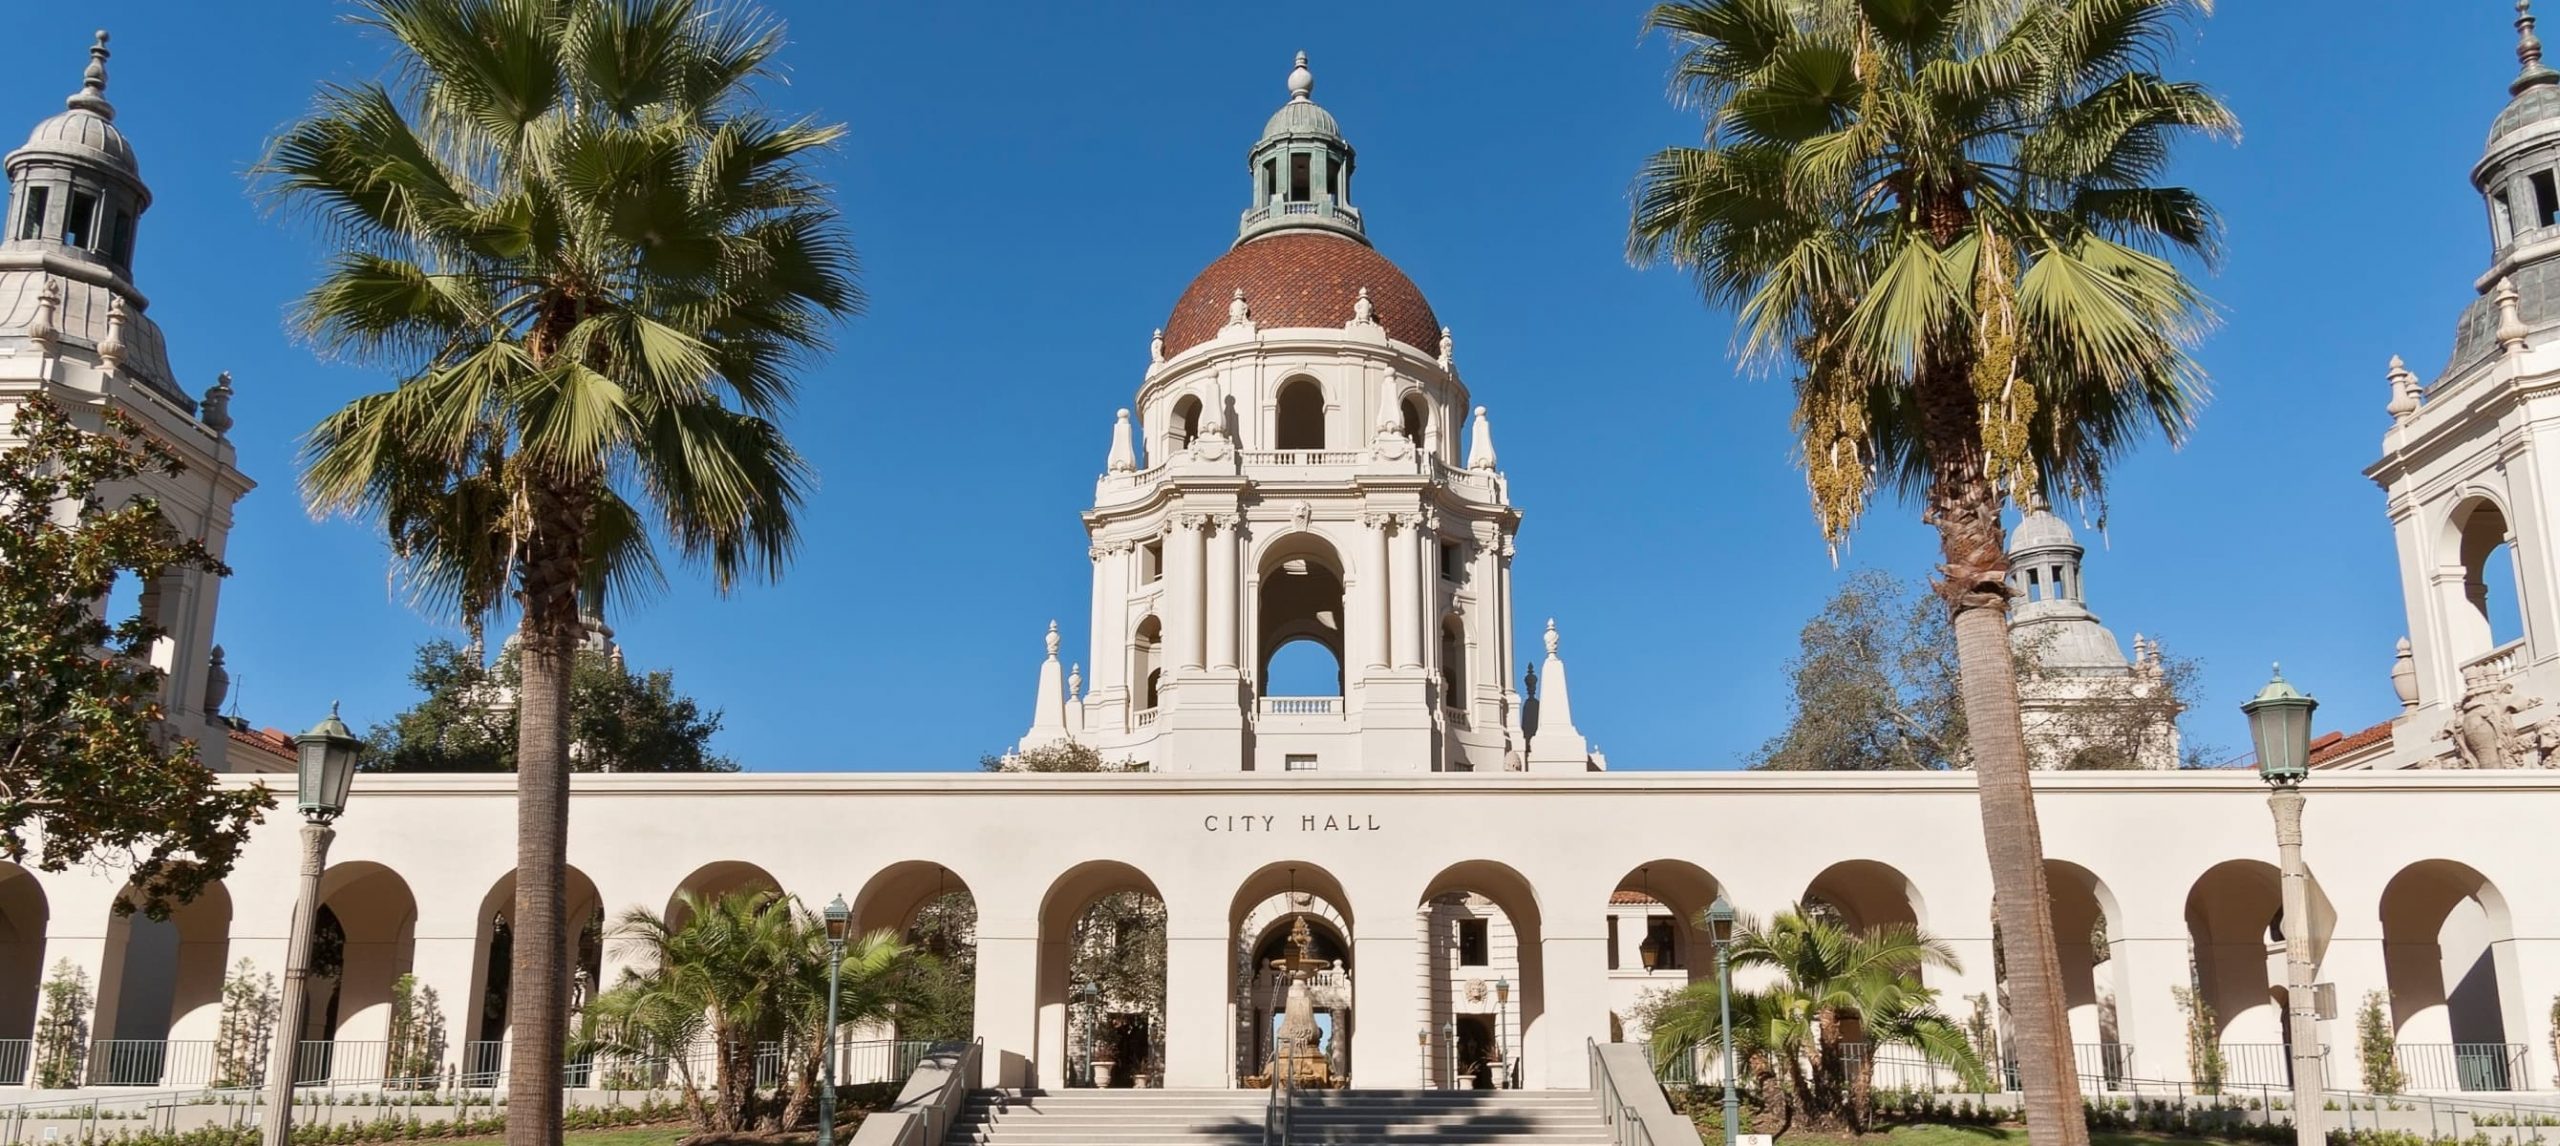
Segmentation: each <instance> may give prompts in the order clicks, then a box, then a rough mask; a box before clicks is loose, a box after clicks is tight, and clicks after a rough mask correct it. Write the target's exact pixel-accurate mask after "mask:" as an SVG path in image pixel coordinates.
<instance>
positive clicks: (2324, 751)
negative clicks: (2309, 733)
mask: <svg viewBox="0 0 2560 1146" xmlns="http://www.w3.org/2000/svg"><path fill="white" fill-rule="evenodd" d="M2391 723H2392V722H2390V721H2388V720H2386V721H2383V722H2382V723H2380V724H2377V725H2374V726H2373V727H2371V728H2367V729H2365V730H2363V731H2361V732H2354V733H2340V732H2327V733H2322V734H2321V735H2319V736H2317V737H2314V738H2313V739H2312V741H2311V766H2312V767H2314V768H2317V767H2319V766H2320V765H2322V764H2325V763H2328V762H2329V761H2331V760H2335V759H2337V758H2339V757H2341V756H2346V755H2349V754H2351V753H2354V752H2356V751H2359V750H2361V749H2365V748H2371V747H2373V746H2374V745H2376V744H2380V743H2382V742H2383V741H2385V740H2389V739H2391Z"/></svg>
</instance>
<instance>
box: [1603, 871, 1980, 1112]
mask: <svg viewBox="0 0 2560 1146" xmlns="http://www.w3.org/2000/svg"><path fill="white" fill-rule="evenodd" d="M1700 926H1701V927H1704V926H1705V924H1704V921H1703V919H1702V920H1701V922H1700ZM1729 950H1730V952H1731V957H1732V960H1733V965H1734V967H1735V968H1736V969H1748V968H1753V967H1765V968H1768V969H1770V970H1771V971H1772V972H1774V973H1775V976H1776V977H1775V980H1774V981H1773V982H1772V983H1771V984H1770V985H1769V986H1767V987H1765V988H1762V989H1759V990H1737V991H1735V992H1734V995H1733V1014H1734V1059H1735V1073H1736V1074H1737V1075H1739V1076H1741V1077H1743V1078H1747V1079H1748V1080H1750V1084H1751V1086H1752V1088H1753V1089H1754V1090H1756V1091H1758V1092H1759V1094H1760V1096H1761V1107H1762V1109H1763V1110H1767V1111H1775V1112H1776V1117H1777V1118H1779V1120H1780V1121H1781V1122H1782V1123H1785V1124H1791V1123H1792V1122H1793V1120H1794V1115H1795V1113H1796V1112H1797V1111H1803V1112H1804V1113H1805V1114H1806V1115H1807V1116H1808V1117H1809V1118H1813V1119H1817V1120H1840V1121H1845V1122H1847V1123H1848V1124H1849V1125H1850V1126H1852V1127H1854V1128H1864V1127H1865V1126H1866V1125H1867V1122H1868V1113H1869V1102H1868V1097H1869V1094H1870V1092H1871V1090H1872V1080H1873V1077H1874V1069H1875V1056H1876V1053H1877V1052H1878V1051H1881V1050H1883V1049H1884V1048H1886V1047H1893V1046H1901V1047H1909V1048H1911V1049H1912V1050H1914V1051H1917V1052H1918V1053H1919V1055H1920V1056H1921V1057H1922V1058H1923V1059H1925V1060H1927V1061H1928V1062H1930V1063H1934V1064H1937V1065H1940V1066H1945V1067H1948V1068H1951V1069H1953V1070H1954V1071H1955V1072H1956V1073H1957V1075H1958V1076H1960V1077H1961V1078H1962V1079H1963V1080H1964V1082H1965V1084H1966V1085H1967V1086H1971V1087H1975V1088H1977V1089H1981V1088H1987V1087H1988V1086H1989V1077H1988V1074H1987V1072H1986V1071H1985V1070H1984V1069H1983V1064H1982V1060H1981V1058H1980V1057H1979V1056H1977V1055H1976V1054H1975V1053H1974V1049H1973V1044H1972V1042H1971V1040H1969V1039H1967V1038H1966V1037H1965V1033H1964V1028H1963V1027H1962V1026H1961V1025H1960V1024H1958V1023H1957V1022H1956V1021H1955V1020H1953V1019H1951V1018H1948V1017H1947V1016H1946V1015H1945V1014H1944V1013H1942V1012H1940V1011H1939V1010H1938V1007H1937V997H1938V993H1937V992H1936V991H1935V990H1933V989H1931V988H1928V987H1924V986H1922V985H1921V983H1920V972H1921V970H1922V969H1923V968H1928V967H1940V968H1944V969H1946V970H1949V971H1955V970H1960V969H1961V968H1960V967H1959V966H1958V965H1957V962H1956V958H1955V954H1954V952H1953V951H1951V950H1949V949H1948V947H1947V945H1946V944H1945V943H1943V942H1941V941H1939V940H1937V939H1934V938H1931V937H1930V936H1928V935H1926V934H1923V933H1922V932H1921V931H1920V930H1919V929H1918V928H1916V927H1910V926H1907V925H1900V924H1895V925H1888V926H1883V927H1871V928H1867V929H1865V930H1856V929H1852V928H1850V927H1848V926H1847V925H1845V924H1843V923H1842V922H1840V920H1839V917H1838V916H1837V915H1834V914H1831V913H1828V912H1824V911H1822V910H1819V909H1818V908H1817V907H1815V906H1812V905H1803V904H1799V905H1797V906H1795V907H1790V908H1788V909H1786V910H1784V911H1781V912H1779V913H1778V914H1777V916H1776V917H1775V918H1772V919H1771V920H1769V922H1768V923H1767V924H1765V925H1763V924H1762V923H1760V922H1759V921H1757V920H1754V919H1750V918H1744V919H1741V920H1739V921H1737V923H1736V924H1735V926H1734V932H1733V939H1732V940H1731V945H1730V948H1729ZM1720 1018H1721V1012H1720V1009H1719V994H1718V988H1717V986H1716V984H1715V983H1713V982H1707V983H1699V984H1696V985H1693V986H1690V987H1687V988H1684V989H1682V990H1680V991H1678V992H1676V993H1674V994H1673V995H1671V996H1670V997H1669V998H1668V999H1666V1000H1665V1001H1664V1002H1663V1004H1662V1006H1661V1007H1660V1008H1659V1009H1657V1010H1656V1012H1655V1014H1654V1019H1653V1027H1652V1031H1651V1033H1650V1035H1649V1038H1650V1041H1651V1043H1652V1047H1653V1053H1654V1059H1655V1061H1657V1062H1664V1061H1670V1060H1672V1059H1674V1058H1679V1057H1683V1056H1687V1055H1690V1054H1693V1053H1695V1051H1696V1050H1697V1048H1699V1047H1701V1046H1708V1047H1713V1046H1717V1045H1718V1041H1717V1040H1718V1039H1719V1038H1720V1029H1719V1022H1720Z"/></svg>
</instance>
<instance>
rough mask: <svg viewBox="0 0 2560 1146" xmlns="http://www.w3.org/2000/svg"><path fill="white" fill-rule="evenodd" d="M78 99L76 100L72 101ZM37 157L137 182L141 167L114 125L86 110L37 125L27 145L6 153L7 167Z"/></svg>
mask: <svg viewBox="0 0 2560 1146" xmlns="http://www.w3.org/2000/svg"><path fill="white" fill-rule="evenodd" d="M73 98H74V99H77V98H78V97H76V96H75V97H73ZM40 155H53V156H60V157H62V158H64V159H68V160H70V161H72V162H74V163H77V164H80V165H81V166H84V167H105V168H109V169H111V170H115V171H121V172H123V173H124V174H126V175H128V176H132V177H134V178H136V179H139V178H140V177H141V174H142V167H141V165H140V163H138V162H137V161H136V160H135V159H134V155H133V144H131V143H128V142H126V140H125V137H124V133H123V132H121V131H118V130H116V125H115V121H113V120H111V119H109V118H108V117H106V116H104V115H100V114H98V113H97V112H94V111H91V110H89V109H88V108H85V107H74V108H72V109H70V110H68V111H65V112H63V113H61V114H60V115H56V116H54V117H53V118H51V119H47V120H45V121H44V122H42V123H39V124H37V125H36V129H35V130H34V131H32V132H29V133H27V144H26V146H24V147H21V148H19V149H18V150H16V151H13V152H11V153H9V165H10V166H11V167H15V166H17V165H18V164H20V163H22V162H25V161H27V160H29V159H32V158H35V157H37V156H40Z"/></svg>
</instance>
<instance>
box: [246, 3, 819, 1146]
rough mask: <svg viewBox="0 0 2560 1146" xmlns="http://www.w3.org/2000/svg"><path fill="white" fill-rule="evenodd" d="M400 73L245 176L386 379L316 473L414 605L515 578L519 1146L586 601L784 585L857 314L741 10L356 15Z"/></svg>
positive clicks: (808, 143) (337, 434)
mask: <svg viewBox="0 0 2560 1146" xmlns="http://www.w3.org/2000/svg"><path fill="white" fill-rule="evenodd" d="M357 10H358V15H357V17H356V18H357V20H358V22H360V23H361V24H363V25H365V26H367V27H369V28H371V29H373V30H374V31H377V32H380V33H383V34H385V35H387V36H388V37H389V38H390V39H391V41H392V46H393V59H394V61H395V66H394V69H393V72H392V78H391V79H389V80H388V81H364V82H358V83H352V84H343V85H338V84H333V85H329V86H326V87H323V88H322V89H321V91H320V93H319V95H318V97H317V100H316V106H315V107H314V108H313V109H312V111H311V112H310V113H309V114H308V115H307V116H305V117H304V118H303V119H301V120H300V121H298V122H296V123H293V124H291V125H289V126H288V127H286V128H285V130H284V131H283V133H282V134H281V135H280V136H279V137H278V138H277V139H276V141H275V142H274V144H273V145H272V147H271V148H270V150H269V151H268V154H267V156H266V158H265V159H264V160H263V161H262V162H261V164H260V166H259V174H260V176H261V178H262V179H263V180H264V181H265V184H266V186H267V188H268V190H269V191H270V193H271V194H272V195H273V196H274V197H275V198H276V199H278V200H279V201H281V202H282V203H283V204H285V205H286V206H288V207H289V208H292V209H294V210H296V211H299V212H301V213H302V214H304V215H306V216H308V217H310V218H312V219H314V220H316V221H317V223H318V224H319V226H320V228H321V230H322V231H323V233H324V235H325V237H326V238H327V240H328V241H329V242H330V243H331V244H332V245H333V246H335V247H336V248H337V251H338V253H337V255H336V256H335V257H334V258H333V259H332V260H331V262H330V264H329V266H328V267H327V269H326V270H325V272H324V273H323V275H322V278H321V281H320V282H319V284H318V285H317V286H315V287H314V288H313V289H312V290H311V291H310V293H309V294H307V295H306V296H304V298H303V300H302V304H301V308H300V314H299V325H300V327H301V329H302V330H303V332H304V333H305V334H306V335H308V336H309V337H310V338H311V339H312V340H313V341H314V342H315V343H316V344H317V345H318V346H319V348H320V349H321V350H322V351H323V352H324V353H331V354H336V355H341V356H345V357H348V358H352V359H354V360H356V361H359V362H362V363H365V364H368V365H372V366H376V367H380V368H384V369H387V370H389V371H390V372H391V373H393V374H394V375H395V376H396V377H397V378H398V382H397V384H396V386H395V387H394V388H393V389H391V390H388V391H385V392H381V393H376V394H370V395H366V396H364V397H361V398H358V399H356V400H355V401H354V402H352V403H350V404H348V405H347V406H346V407H344V408H343V409H341V410H339V411H338V412H336V413H334V414H332V415H330V416H329V417H328V418H326V419H325V420H323V421H322V422H321V423H320V425H319V426H318V427H316V428H315V429H314V430H313V431H312V433H311V435H310V437H309V439H308V441H307V443H306V452H305V463H306V468H305V471H304V475H303V491H304V495H305V498H306V499H307V500H308V501H309V503H310V504H311V506H312V508H313V509H314V510H315V511H318V512H321V513H328V514H343V515H347V516H352V517H358V518H362V519H365V520H369V521H372V522H374V523H376V524H378V525H379V526H380V527H381V528H382V529H383V531H384V532H385V533H386V534H387V535H388V537H389V539H390V543H391V551H392V557H393V560H394V562H395V563H396V565H397V567H398V570H399V572H400V573H401V574H402V575H403V579H404V580H405V581H406V583H407V585H408V587H409V588H410V589H411V590H412V591H413V592H414V594H415V595H416V596H417V598H418V600H419V601H420V602H421V604H422V605H424V606H426V607H428V608H430V609H432V610H434V611H437V612H442V613H448V614H451V615H454V616H456V617H458V618H462V619H465V620H467V621H468V622H469V623H471V624H474V625H477V624H479V623H480V622H481V619H482V618H484V617H487V616H489V615H491V614H492V613H494V612H495V611H496V609H497V607H498V606H499V605H500V603H501V601H502V600H503V599H504V598H507V597H508V596H510V595H512V597H513V601H512V604H513V606H514V608H515V609H516V611H517V617H518V634H519V636H520V637H521V639H522V650H523V657H524V660H523V665H522V678H523V679H522V689H521V694H520V697H519V701H520V703H519V705H518V708H517V720H518V738H517V745H518V751H517V760H516V765H517V776H518V781H517V783H518V792H519V794H518V799H517V807H518V816H517V832H516V839H517V851H518V855H517V862H516V873H517V882H516V904H515V911H514V913H513V918H514V919H516V920H517V921H518V927H517V933H516V936H515V940H516V942H515V945H514V956H513V961H514V965H515V966H514V971H513V974H512V981H513V982H514V983H515V984H516V985H517V986H518V988H519V989H518V990H516V991H515V993H514V997H513V1000H512V1002H511V1011H512V1020H513V1022H512V1026H513V1029H514V1031H515V1033H516V1038H515V1042H514V1049H513V1051H512V1061H511V1063H510V1070H509V1076H508V1077H509V1082H508V1111H509V1118H508V1121H507V1137H508V1141H509V1142H511V1143H514V1144H515V1146H554V1144H556V1143H557V1142H558V1141H559V1138H560V1103H561V1093H560V1087H561V1048H562V1047H563V1045H564V1042H565V1039H564V1034H565V1032H564V1030H563V1021H564V1018H565V1014H564V1008H565V1004H566V992H565V989H564V984H565V982H566V980H567V949H566V948H567V936H566V934H565V933H564V930H563V926H562V919H563V916H564V914H565V913H564V912H563V911H562V909H561V908H562V903H561V901H562V897H563V894H564V890H563V878H564V875H563V871H564V868H565V866H566V862H567V861H566V846H567V836H568V774H569V769H570V760H569V746H570V742H571V739H572V734H573V729H572V716H571V710H570V697H571V693H572V687H571V676H572V673H573V669H574V664H575V653H576V649H577V647H578V640H579V636H580V631H581V626H580V624H579V603H580V599H581V596H582V595H593V594H599V593H606V592H608V591H613V592H622V593H627V592H628V591H630V590H632V589H635V588H645V587H647V586H649V585H651V584H652V583H654V582H655V580H656V576H657V571H658V567H657V563H656V559H655V556H654V550H655V547H656V545H657V544H659V543H661V542H663V543H667V544H672V545H673V546H674V547H675V548H676V550H677V551H678V552H680V553H681V554H682V555H683V556H685V557H686V558H688V559H691V560H694V561H697V562H699V563H700V564H702V565H703V566H706V567H707V569H708V571H709V572H710V574H711V578H712V580H713V582H714V584H715V585H716V586H717V587H718V588H719V589H720V590H722V591H724V592H725V591H727V590H729V589H730V588H732V587H734V586H735V585H736V583H737V582H738V581H739V580H740V579H741V578H743V577H747V576H753V575H761V576H765V577H775V576H779V575H780V574H781V572H782V570H783V568H784V566H785V565H786V563H787V561H788V558H789V556H790V554H791V552H792V550H793V548H794V545H795V540H796V526H795V520H794V519H795V516H796V513H797V510H798V507H799V504H800V501H801V498H802V496H803V493H804V491H805V488H806V485H807V481H808V473H807V466H806V464H805V463H804V461H803V460H802V458H801V457H800V455H799V453H798V452H797V451H795V450H793V449H792V448H791V446H790V444H789V443H788V442H787V441H786V440H785V439H784V437H783V434H782V430H781V427H780V426H779V425H778V424H777V422H776V419H778V418H780V417H781V416H782V415H783V414H784V412H785V411H786V410H787V409H788V407H789V406H790V403H791V400H792V397H793V391H794V389H795V386H796V375H797V373H798V372H799V371H800V370H801V369H802V368H803V367H804V366H805V365H806V364H807V360H808V359H809V357H810V356H811V355H813V354H814V353H815V352H817V351H818V350H820V349H822V348H823V347H824V345H825V343H826V341H827V338H828V333H829V330H830V328H831V326H832V325H833V324H834V322H835V321H837V320H838V319H840V318H842V317H845V316H848V315H850V314H852V313H853V312H854V311H856V310H857V309H858V308H859V305H860V301H861V295H860V293H859V291H858V290H857V289H856V287H855V285H854V282H853V275H854V260H853V253H852V250H851V248H850V247H849V245H848V244H847V243H846V241H845V239H844V237H843V234H842V228H841V223H840V219H839V217H838V215H837V212H836V210H835V209H834V207H833V206H832V205H831V203H830V202H829V196H828V192H827V189H826V188H825V187H824V186H823V185H822V184H820V183H819V182H818V181H817V180H816V179H815V178H814V177H813V176H812V174H811V172H810V163H811V161H812V158H813V156H814V154H815V153H816V152H819V151H821V150H823V149H825V148H827V147H829V146H831V145H832V144H833V143H834V142H835V141H836V140H837V139H838V138H840V137H841V135H842V129H841V128H839V127H835V126H828V125H823V124H820V123H817V122H814V121H810V120H794V119H788V118H783V117H779V116H777V115H775V114H774V113H773V112H772V111H770V110H769V109H768V108H767V107H766V105H765V104H764V103H763V102H762V101H761V100H760V99H759V98H758V90H757V89H758V86H759V84H758V81H759V80H761V79H762V78H764V77H766V76H767V75H768V74H769V72H770V70H771V65H772V61H773V59H774V56H775V54H776V53H777V52H778V51H779V50H780V47H781V44H782V36H781V28H780V26H779V25H778V24H776V23H774V22H772V21H770V20H768V19H766V18H765V17H764V16H762V15H761V14H759V13H757V12H756V11H754V10H753V9H752V8H750V7H748V6H747V5H746V4H745V3H744V2H743V0H734V2H730V3H725V4H724V3H718V2H717V0H360V3H359V4H358V9H357Z"/></svg>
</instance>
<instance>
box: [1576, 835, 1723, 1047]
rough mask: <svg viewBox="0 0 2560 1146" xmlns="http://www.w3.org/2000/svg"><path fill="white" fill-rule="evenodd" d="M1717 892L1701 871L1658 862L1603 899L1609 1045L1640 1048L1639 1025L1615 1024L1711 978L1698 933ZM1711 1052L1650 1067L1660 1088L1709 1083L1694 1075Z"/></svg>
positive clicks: (1712, 964) (1709, 944)
mask: <svg viewBox="0 0 2560 1146" xmlns="http://www.w3.org/2000/svg"><path fill="white" fill-rule="evenodd" d="M1720 890H1722V889H1721V887H1720V885H1719V884H1718V883H1717V882H1716V878H1715V877H1714V876H1713V875H1710V874H1708V873H1707V870H1706V869H1705V868H1702V867H1699V866H1698V865H1696V864H1693V863H1690V862H1688V861H1686V860H1676V859H1658V860H1654V861H1653V862H1651V863H1647V864H1643V865H1640V866H1638V867H1637V868H1636V869H1635V870H1633V871H1630V872H1628V873H1627V874H1626V875H1625V876H1623V877H1621V878H1620V879H1619V880H1618V886H1617V887H1616V888H1614V889H1612V890H1611V891H1610V892H1609V915H1608V930H1607V931H1606V932H1605V933H1604V939H1605V941H1606V942H1607V944H1608V960H1609V1006H1610V1016H1609V1017H1610V1022H1611V1026H1610V1032H1611V1033H1610V1041H1612V1042H1622V1041H1627V1040H1634V1041H1637V1042H1642V1041H1644V1039H1645V1038H1646V1037H1647V1035H1648V1034H1649V1033H1650V1032H1649V1031H1648V1029H1647V1028H1646V1027H1645V1026H1644V1025H1643V1023H1642V1022H1641V1021H1639V1022H1636V1023H1632V1024H1630V1023H1626V1022H1625V1021H1624V1020H1623V1018H1622V1016H1626V1015H1638V1016H1641V1015H1644V1014H1647V1013H1649V1012H1650V1008H1649V1007H1647V1006H1645V1005H1644V1003H1645V1001H1646V999H1647V998H1648V997H1649V996H1654V995H1658V994H1662V993H1666V992H1670V991H1677V990H1680V989H1681V988H1683V987H1686V986H1689V985H1690V984H1692V983H1704V982H1710V981H1712V980H1714V979H1715V976H1716V956H1715V939H1714V937H1713V936H1712V935H1710V934H1709V933H1708V932H1707V931H1706V930H1705V928H1704V926H1703V924H1704V921H1705V918H1706V913H1707V906H1708V905H1709V904H1712V903H1714V902H1715V901H1716V893H1717V892H1718V891H1720ZM1715 1061H1716V1060H1715V1059H1714V1058H1713V1051H1712V1050H1711V1049H1710V1048H1707V1047H1700V1048H1699V1049H1698V1053H1697V1055H1696V1056H1694V1057H1693V1058H1692V1059H1691V1060H1690V1061H1688V1062H1684V1063H1669V1062H1664V1063H1656V1064H1655V1067H1656V1069H1657V1070H1658V1071H1659V1072H1660V1073H1661V1074H1662V1075H1663V1077H1664V1078H1665V1079H1667V1080H1673V1081H1682V1080H1693V1079H1697V1078H1703V1077H1708V1076H1706V1075H1702V1074H1700V1073H1699V1071H1700V1070H1701V1069H1702V1068H1704V1067H1707V1066H1709V1065H1711V1064H1713V1063H1714V1062H1715Z"/></svg>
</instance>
